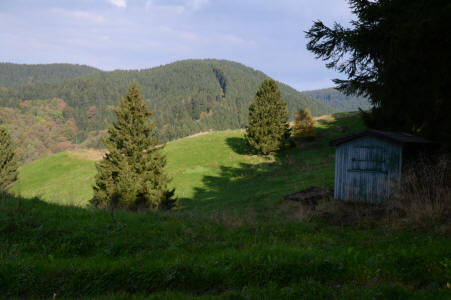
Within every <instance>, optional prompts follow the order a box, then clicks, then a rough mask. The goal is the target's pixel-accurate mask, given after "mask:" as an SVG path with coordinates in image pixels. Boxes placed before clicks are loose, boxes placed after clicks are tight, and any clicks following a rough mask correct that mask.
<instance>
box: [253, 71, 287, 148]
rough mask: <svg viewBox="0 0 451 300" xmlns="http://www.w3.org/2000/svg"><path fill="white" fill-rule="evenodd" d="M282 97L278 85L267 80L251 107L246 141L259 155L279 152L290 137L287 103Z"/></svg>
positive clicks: (271, 80)
mask: <svg viewBox="0 0 451 300" xmlns="http://www.w3.org/2000/svg"><path fill="white" fill-rule="evenodd" d="M281 97H282V93H281V92H280V90H279V87H278V86H277V83H276V82H275V81H274V80H273V79H270V78H267V79H265V80H263V82H262V84H261V86H260V87H259V89H258V90H257V93H256V94H255V100H254V102H253V103H252V104H251V105H250V106H249V125H248V126H247V127H246V139H247V141H248V143H249V145H250V146H251V147H252V148H253V149H254V150H255V151H256V152H257V153H261V154H264V155H266V154H269V153H271V152H275V151H277V150H279V149H280V148H281V146H282V145H283V144H284V142H285V141H286V140H287V139H288V138H289V136H290V131H289V127H288V123H287V121H288V113H287V110H286V103H285V102H284V101H282V100H281Z"/></svg>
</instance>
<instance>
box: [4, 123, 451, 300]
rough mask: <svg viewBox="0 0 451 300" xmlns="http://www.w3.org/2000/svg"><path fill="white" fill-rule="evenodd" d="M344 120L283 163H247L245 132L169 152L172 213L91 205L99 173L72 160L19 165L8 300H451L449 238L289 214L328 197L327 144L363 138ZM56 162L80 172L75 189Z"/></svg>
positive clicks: (205, 138) (9, 235) (9, 237)
mask: <svg viewBox="0 0 451 300" xmlns="http://www.w3.org/2000/svg"><path fill="white" fill-rule="evenodd" d="M338 116H339V117H341V118H333V117H329V118H323V119H321V120H319V122H318V128H317V139H316V141H314V142H312V143H309V144H301V145H299V146H298V147H296V148H289V149H286V150H284V151H281V152H280V153H279V154H278V155H275V156H268V157H257V156H253V155H250V154H248V149H246V144H245V143H244V139H243V132H242V131H224V132H215V133H210V134H205V135H201V136H197V137H193V138H186V139H181V140H178V141H174V142H171V143H169V144H167V146H166V150H165V151H167V156H168V166H167V171H168V172H169V174H170V175H171V176H172V177H173V182H172V184H173V185H174V186H175V187H176V188H177V193H178V196H179V198H180V207H179V208H178V209H176V210H174V211H169V212H146V213H144V212H140V213H130V212H122V211H104V210H94V209H90V208H86V207H84V206H85V204H86V201H87V200H88V199H89V197H90V194H89V193H90V192H89V188H90V185H92V180H93V176H94V173H95V172H94V170H95V167H94V162H93V161H92V160H87V159H81V158H80V157H77V156H76V155H74V154H73V153H72V154H69V153H61V154H58V155H54V156H51V157H48V158H46V159H49V160H50V161H49V163H48V164H44V165H41V168H43V169H47V168H50V167H51V166H54V167H53V171H52V170H48V171H47V173H46V172H44V173H43V174H42V175H41V176H40V175H39V174H40V173H39V171H38V169H39V163H40V162H42V161H45V159H44V160H40V161H37V162H34V163H32V164H30V165H26V166H23V167H22V168H21V170H20V181H19V182H18V183H17V185H15V186H14V187H13V191H15V192H20V193H21V194H22V195H23V196H27V197H23V198H22V197H19V196H16V197H14V196H10V195H2V196H1V199H0V297H4V298H14V297H20V298H55V299H58V298H90V299H92V298H98V299H450V298H451V238H450V236H449V235H444V234H441V235H440V234H437V233H434V232H431V231H428V230H422V231H420V230H410V229H405V230H393V229H390V228H385V227H380V226H375V227H371V226H352V227H351V226H338V225H330V224H327V223H325V222H321V221H318V220H312V221H310V222H306V221H305V220H303V219H301V218H297V215H296V212H295V211H289V210H288V211H287V209H283V208H284V207H285V206H284V204H285V203H284V200H283V195H285V194H289V193H292V192H294V191H298V190H300V189H302V188H305V187H308V186H310V185H319V186H323V187H331V186H332V184H333V163H334V149H333V148H330V147H329V146H328V142H329V140H330V139H333V138H336V137H338V136H341V135H343V133H342V132H341V131H342V130H343V128H345V127H346V128H348V131H347V133H349V132H352V131H357V130H360V129H361V128H362V122H361V120H360V119H359V118H358V117H356V116H351V117H349V116H346V115H345V116H343V115H338ZM56 159H61V160H62V161H63V162H64V161H65V162H67V164H68V166H69V165H71V164H73V165H74V166H79V170H78V172H76V170H77V169H76V168H75V169H71V168H70V167H67V168H68V169H70V171H71V172H72V173H71V174H72V175H69V176H68V177H65V176H66V173H65V172H64V168H62V166H61V165H60V164H58V163H56V162H55V163H54V164H52V163H50V162H51V161H55V160H56ZM44 166H45V167H44ZM33 170H34V171H33ZM33 172H35V173H33ZM33 174H34V175H33ZM52 174H55V176H52ZM65 178H66V179H65ZM67 180H69V181H70V182H69V183H67ZM33 184H35V188H33ZM58 186H59V189H58ZM38 188H41V189H40V190H39V192H36V193H35V194H34V195H36V196H40V198H37V197H35V198H33V197H31V196H32V195H33V193H32V191H33V190H35V191H36V190H37V189H38ZM52 189H53V190H54V191H60V192H61V194H60V196H57V197H56V196H55V195H56V194H55V193H54V192H52ZM28 192H30V194H27V193H28ZM66 195H71V197H72V198H70V197H66ZM75 195H77V196H75ZM78 196H79V198H77V197H78ZM52 197H53V198H52ZM285 208H286V207H285Z"/></svg>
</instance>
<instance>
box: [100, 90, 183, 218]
mask: <svg viewBox="0 0 451 300" xmlns="http://www.w3.org/2000/svg"><path fill="white" fill-rule="evenodd" d="M115 112H116V116H117V121H116V122H115V123H113V124H112V125H110V127H109V128H108V135H107V136H106V137H105V138H104V140H103V142H104V144H105V146H106V148H107V153H106V154H105V156H104V158H103V159H102V160H101V161H100V162H99V163H98V164H97V172H98V173H97V176H96V184H95V186H94V197H93V199H92V200H91V203H92V204H94V205H95V206H96V207H101V208H106V207H112V208H126V209H133V210H135V209H142V208H150V209H170V208H171V207H173V206H174V204H175V199H174V190H168V188H167V185H168V183H169V178H168V177H167V176H166V174H165V172H164V167H165V165H166V157H165V156H164V155H163V154H162V153H161V151H162V147H160V146H158V141H157V139H156V138H155V124H154V123H153V122H150V117H151V115H152V113H151V112H150V111H149V110H148V109H147V107H146V106H145V104H144V103H143V101H142V96H141V95H140V92H139V89H138V88H137V86H136V84H135V83H133V84H132V85H131V86H130V87H129V89H128V93H127V94H126V95H125V97H123V98H122V100H121V101H120V103H119V106H118V107H117V108H116V109H115Z"/></svg>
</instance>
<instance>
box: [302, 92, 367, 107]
mask: <svg viewBox="0 0 451 300" xmlns="http://www.w3.org/2000/svg"><path fill="white" fill-rule="evenodd" d="M302 93H304V94H306V95H308V96H310V97H312V98H314V99H316V100H318V101H319V102H321V103H323V104H326V105H328V106H330V107H333V108H334V109H336V110H337V111H340V112H347V111H358V110H359V108H361V109H363V110H368V109H370V108H371V104H370V102H369V100H368V99H366V98H365V97H360V96H347V95H345V94H344V93H342V92H340V91H338V90H336V89H334V88H327V89H319V90H312V91H302Z"/></svg>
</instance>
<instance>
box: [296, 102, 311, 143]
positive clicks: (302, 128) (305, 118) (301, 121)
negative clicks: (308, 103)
mask: <svg viewBox="0 0 451 300" xmlns="http://www.w3.org/2000/svg"><path fill="white" fill-rule="evenodd" d="M293 134H294V136H295V137H299V138H302V139H305V140H312V139H314V138H315V135H316V129H315V121H314V120H313V117H312V114H311V113H310V110H309V109H307V108H306V109H300V110H299V111H298V112H297V113H296V116H295V118H294V126H293Z"/></svg>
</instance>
